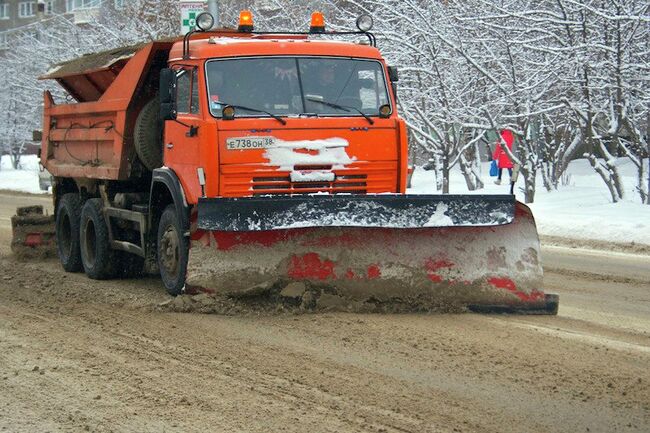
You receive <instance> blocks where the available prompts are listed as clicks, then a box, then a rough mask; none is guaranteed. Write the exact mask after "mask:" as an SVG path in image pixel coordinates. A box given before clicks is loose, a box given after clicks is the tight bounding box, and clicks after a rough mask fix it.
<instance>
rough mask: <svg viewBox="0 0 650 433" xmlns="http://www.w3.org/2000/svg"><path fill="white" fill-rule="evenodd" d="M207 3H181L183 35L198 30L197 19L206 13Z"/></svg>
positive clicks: (194, 1)
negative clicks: (202, 13)
mask: <svg viewBox="0 0 650 433" xmlns="http://www.w3.org/2000/svg"><path fill="white" fill-rule="evenodd" d="M205 5H206V3H205V1H196V0H192V1H181V2H180V10H181V34H185V33H187V32H189V31H192V30H195V29H196V17H197V16H198V15H199V14H200V13H201V12H203V11H205Z"/></svg>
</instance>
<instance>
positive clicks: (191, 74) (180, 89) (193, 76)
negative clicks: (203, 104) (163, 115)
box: [176, 69, 199, 114]
mask: <svg viewBox="0 0 650 433" xmlns="http://www.w3.org/2000/svg"><path fill="white" fill-rule="evenodd" d="M176 109H177V111H178V112H179V113H189V114H197V113H198V112H199V74H198V71H197V70H196V69H181V70H179V71H178V73H177V74H176Z"/></svg>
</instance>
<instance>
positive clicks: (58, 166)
mask: <svg viewBox="0 0 650 433" xmlns="http://www.w3.org/2000/svg"><path fill="white" fill-rule="evenodd" d="M173 43H174V40H168V41H156V42H150V43H147V44H139V45H133V46H130V47H123V48H118V49H114V50H109V51H104V52H101V53H97V54H91V55H86V56H83V57H80V58H78V59H75V60H72V61H69V62H65V63H62V64H59V65H57V66H55V67H54V68H52V69H51V70H50V71H48V73H47V74H46V75H44V76H42V77H40V78H41V79H54V80H56V81H57V82H58V83H59V84H60V85H61V86H62V87H63V88H64V89H65V90H66V91H67V92H68V93H69V94H70V96H71V97H72V98H73V99H74V100H75V101H76V102H71V103H66V104H56V103H55V102H54V100H53V98H52V95H51V94H50V92H49V91H46V92H45V93H44V99H45V101H44V106H43V142H42V148H41V161H42V163H43V165H44V166H45V167H46V168H47V169H48V170H49V171H50V173H52V175H54V176H61V177H74V178H93V179H107V180H125V179H128V178H129V177H131V174H132V171H133V170H135V169H137V167H135V166H134V165H133V161H134V160H135V149H134V144H133V129H134V125H135V120H136V117H137V115H138V113H139V112H140V109H141V108H142V107H143V106H144V104H146V103H147V102H148V101H149V100H150V99H151V98H152V97H153V96H154V94H155V93H156V89H157V87H158V84H157V81H158V77H159V71H160V69H161V68H162V67H165V65H166V63H167V58H168V54H169V50H170V49H171V46H172V44H173Z"/></svg>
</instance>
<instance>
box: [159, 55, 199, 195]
mask: <svg viewBox="0 0 650 433" xmlns="http://www.w3.org/2000/svg"><path fill="white" fill-rule="evenodd" d="M198 75H199V74H198V68H196V67H185V68H180V69H178V70H177V73H176V79H177V85H176V110H177V117H176V120H168V121H166V122H165V139H164V162H165V166H167V167H169V168H171V169H172V170H174V172H176V175H177V176H178V177H179V179H180V181H181V184H182V185H183V189H184V190H185V191H186V193H189V195H190V196H193V197H196V196H198V195H199V193H200V190H201V188H200V185H199V184H198V178H197V174H196V168H197V166H198V161H199V158H200V155H199V150H200V146H199V144H200V140H199V133H200V131H201V126H202V119H201V116H200V108H199V107H200V103H199V81H198V80H199V77H198Z"/></svg>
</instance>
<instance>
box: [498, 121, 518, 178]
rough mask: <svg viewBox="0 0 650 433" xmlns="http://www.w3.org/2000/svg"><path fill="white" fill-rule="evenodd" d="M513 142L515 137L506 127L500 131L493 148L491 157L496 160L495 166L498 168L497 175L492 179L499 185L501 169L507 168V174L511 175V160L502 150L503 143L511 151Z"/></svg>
mask: <svg viewBox="0 0 650 433" xmlns="http://www.w3.org/2000/svg"><path fill="white" fill-rule="evenodd" d="M514 142H515V137H514V135H513V133H512V131H509V130H507V129H504V130H502V131H501V139H500V140H497V145H496V147H495V148H494V153H493V154H492V159H493V160H495V161H496V162H497V167H498V168H499V174H498V176H497V179H496V180H495V181H494V183H496V184H497V185H501V175H502V174H503V169H504V168H507V169H508V174H509V175H510V177H512V167H513V165H512V161H511V160H510V157H509V156H508V154H507V153H506V151H505V150H503V147H502V146H503V143H505V144H506V146H508V149H509V150H510V151H511V152H512V144H513V143H514Z"/></svg>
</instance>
